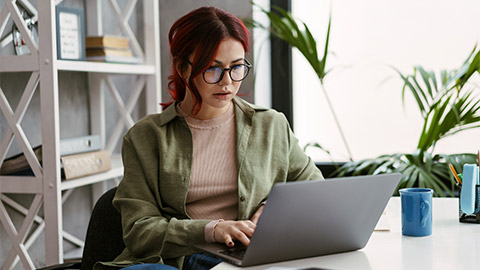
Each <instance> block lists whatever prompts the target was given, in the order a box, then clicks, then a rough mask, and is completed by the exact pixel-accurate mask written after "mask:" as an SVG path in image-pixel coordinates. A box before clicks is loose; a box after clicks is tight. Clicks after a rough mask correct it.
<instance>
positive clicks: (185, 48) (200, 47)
mask: <svg viewBox="0 0 480 270" xmlns="http://www.w3.org/2000/svg"><path fill="white" fill-rule="evenodd" d="M228 37H230V38H233V39H236V40H238V41H239V42H240V43H242V45H243V48H244V49H245V52H248V40H249V33H248V30H247V28H246V27H245V25H244V24H243V22H242V21H241V20H240V19H239V18H237V17H236V16H235V15H233V14H231V13H229V12H227V11H225V10H222V9H219V8H216V7H201V8H199V9H195V10H193V11H191V12H190V13H188V14H187V15H185V16H183V17H181V18H180V19H178V20H177V21H176V22H175V23H174V24H173V25H172V27H171V28H170V32H169V33H168V42H169V45H170V54H171V56H172V67H171V68H172V71H171V72H172V73H171V75H170V76H169V77H168V90H169V92H170V95H171V97H172V99H173V101H170V102H167V103H162V104H161V105H162V107H163V109H165V108H166V107H168V106H169V105H170V104H172V103H173V102H174V101H181V100H183V99H184V97H185V91H186V85H188V86H189V88H190V89H191V91H192V94H193V98H194V108H193V111H192V112H193V113H194V114H195V113H197V112H198V111H199V110H200V108H201V106H202V98H201V96H200V94H199V92H198V89H197V87H196V86H195V84H194V83H193V78H195V77H197V76H199V75H202V73H203V72H204V71H205V70H206V69H208V68H209V67H210V66H211V65H212V63H213V61H214V60H215V57H216V56H217V53H218V48H219V47H220V43H221V42H222V41H223V40H224V39H226V38H228ZM190 56H193V60H192V61H191V64H192V71H191V74H190V77H189V79H188V81H185V80H184V79H183V78H182V74H181V73H179V71H180V72H182V71H184V70H186V69H187V68H188V66H187V65H188V61H189V58H190Z"/></svg>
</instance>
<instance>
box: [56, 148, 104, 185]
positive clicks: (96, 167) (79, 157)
mask: <svg viewBox="0 0 480 270" xmlns="http://www.w3.org/2000/svg"><path fill="white" fill-rule="evenodd" d="M60 159H61V161H62V165H63V171H64V173H65V180H70V179H75V178H78V177H83V176H87V175H92V174H96V173H100V172H105V171H108V170H110V169H111V168H112V165H111V160H110V152H109V151H107V150H99V151H93V152H87V153H81V154H75V155H69V156H63V157H61V158H60Z"/></svg>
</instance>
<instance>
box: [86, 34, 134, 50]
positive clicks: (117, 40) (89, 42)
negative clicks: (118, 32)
mask: <svg viewBox="0 0 480 270" xmlns="http://www.w3.org/2000/svg"><path fill="white" fill-rule="evenodd" d="M85 48H87V49H88V48H117V49H128V48H129V39H128V38H126V37H122V36H109V35H106V36H87V37H85Z"/></svg>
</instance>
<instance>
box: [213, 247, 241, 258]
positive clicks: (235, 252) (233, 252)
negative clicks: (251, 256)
mask: <svg viewBox="0 0 480 270" xmlns="http://www.w3.org/2000/svg"><path fill="white" fill-rule="evenodd" d="M246 250H247V247H234V248H230V249H227V250H221V251H219V252H220V253H222V254H225V255H228V256H232V257H234V258H237V259H240V260H241V259H243V256H245V251H246Z"/></svg>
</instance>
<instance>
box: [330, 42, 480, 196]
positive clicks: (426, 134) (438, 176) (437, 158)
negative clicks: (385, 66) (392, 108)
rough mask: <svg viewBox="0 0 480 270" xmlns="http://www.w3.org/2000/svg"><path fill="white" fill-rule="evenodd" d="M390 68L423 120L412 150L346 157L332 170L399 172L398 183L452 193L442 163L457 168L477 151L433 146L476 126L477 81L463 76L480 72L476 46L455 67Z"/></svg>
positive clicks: (479, 117) (479, 107)
mask: <svg viewBox="0 0 480 270" xmlns="http://www.w3.org/2000/svg"><path fill="white" fill-rule="evenodd" d="M395 70H396V69H395ZM396 72H397V73H398V75H399V76H400V77H401V79H402V80H403V89H402V100H403V101H405V100H404V97H405V93H406V92H407V91H409V92H410V93H411V94H412V95H413V97H414V99H415V101H416V103H417V106H418V109H419V111H420V113H421V116H422V118H423V120H424V124H423V128H422V130H421V132H420V137H419V140H418V144H417V147H416V149H415V150H414V151H413V152H412V153H395V154H388V155H382V156H379V157H376V158H371V159H364V160H360V161H351V162H347V163H345V164H344V165H342V166H341V167H340V168H339V169H338V170H337V171H336V175H337V176H344V175H359V174H382V173H392V172H400V173H402V178H401V180H400V184H399V186H398V188H403V187H428V188H432V189H433V190H434V191H435V195H436V196H454V195H455V194H454V191H455V187H456V185H455V184H456V182H455V179H454V177H453V176H452V174H451V173H450V170H449V166H448V165H449V164H452V165H453V166H454V167H455V169H456V171H461V170H462V167H463V165H464V164H465V163H477V162H478V160H477V155H476V154H473V153H461V154H451V155H447V154H439V153H435V146H436V144H437V142H438V141H440V140H441V139H443V138H445V137H448V136H451V135H454V134H458V133H459V132H462V131H465V130H468V129H473V128H478V127H480V99H479V98H478V97H476V96H474V95H473V90H474V89H475V88H478V85H475V84H472V83H470V82H469V81H470V79H471V77H472V76H473V75H474V74H475V73H480V51H479V50H477V48H476V46H475V48H474V49H473V51H472V52H471V54H470V55H469V56H468V57H467V60H466V61H465V62H464V63H463V64H462V66H461V67H460V68H459V69H456V70H452V71H447V70H442V71H440V72H437V73H435V72H433V71H427V70H425V69H424V68H423V67H421V66H416V67H414V68H413V73H412V74H403V73H401V72H400V71H398V70H396ZM397 191H398V189H397Z"/></svg>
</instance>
